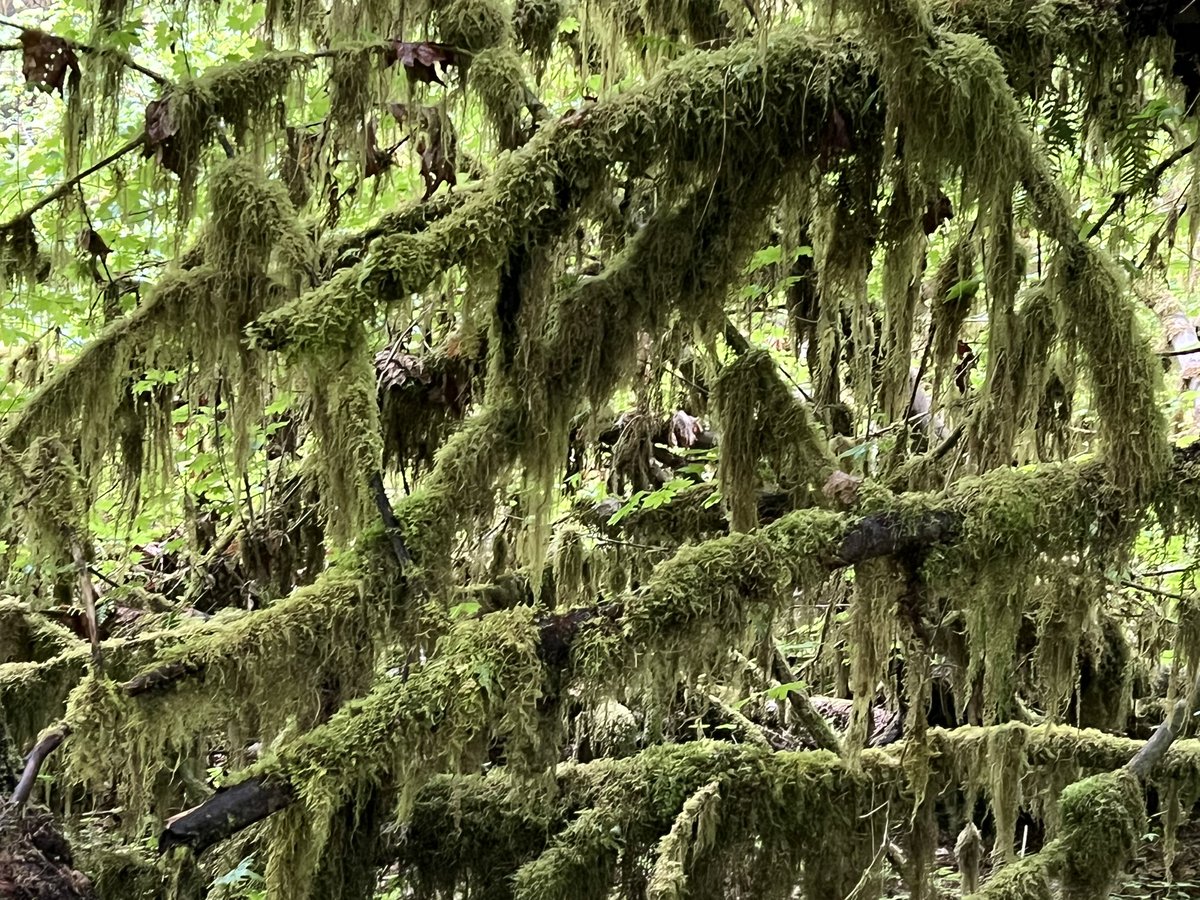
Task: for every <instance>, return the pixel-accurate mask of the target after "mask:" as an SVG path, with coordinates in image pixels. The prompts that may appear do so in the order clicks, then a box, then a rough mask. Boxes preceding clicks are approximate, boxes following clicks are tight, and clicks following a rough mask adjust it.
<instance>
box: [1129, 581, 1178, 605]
mask: <svg viewBox="0 0 1200 900" xmlns="http://www.w3.org/2000/svg"><path fill="white" fill-rule="evenodd" d="M1121 586H1122V587H1127V588H1129V589H1130V590H1134V591H1141V592H1142V593H1143V594H1153V595H1154V596H1155V597H1164V598H1166V599H1167V600H1182V601H1184V602H1186V601H1188V600H1190V599H1191V598H1189V597H1185V596H1183V594H1172V593H1171V592H1170V591H1163V590H1159V589H1158V588H1152V587H1147V586H1146V585H1144V584H1138V583H1137V582H1136V581H1122V582H1121Z"/></svg>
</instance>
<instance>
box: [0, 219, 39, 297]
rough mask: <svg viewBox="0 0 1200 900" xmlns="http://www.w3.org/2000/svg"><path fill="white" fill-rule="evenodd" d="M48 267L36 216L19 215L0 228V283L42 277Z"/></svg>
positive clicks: (5, 284) (30, 280) (11, 284)
mask: <svg viewBox="0 0 1200 900" xmlns="http://www.w3.org/2000/svg"><path fill="white" fill-rule="evenodd" d="M49 271H50V263H49V260H48V259H47V258H46V257H45V256H44V255H43V254H42V252H41V250H40V249H39V247H38V240H37V232H36V231H35V230H34V228H33V219H31V218H28V217H26V218H21V219H17V220H16V221H15V222H13V223H12V224H11V225H9V226H8V227H6V228H3V229H0V287H5V288H8V287H12V286H15V285H16V284H18V283H20V282H22V281H24V282H27V283H29V284H33V283H34V282H37V281H43V280H45V278H46V275H47V274H48V273H49Z"/></svg>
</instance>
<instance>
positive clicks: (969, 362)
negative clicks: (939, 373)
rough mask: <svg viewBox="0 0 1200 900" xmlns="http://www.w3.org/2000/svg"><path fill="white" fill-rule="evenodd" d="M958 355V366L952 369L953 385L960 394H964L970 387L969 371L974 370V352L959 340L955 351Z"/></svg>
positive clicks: (969, 346) (968, 345)
mask: <svg viewBox="0 0 1200 900" xmlns="http://www.w3.org/2000/svg"><path fill="white" fill-rule="evenodd" d="M955 352H956V353H957V355H958V365H957V366H955V367H954V384H955V386H956V387H957V388H958V392H959V393H960V394H965V393H966V392H967V388H968V387H970V386H971V370H972V369H973V368H975V351H974V350H972V349H971V345H970V344H968V343H967V342H966V341H963V340H960V341H959V342H958V347H957V349H956V351H955Z"/></svg>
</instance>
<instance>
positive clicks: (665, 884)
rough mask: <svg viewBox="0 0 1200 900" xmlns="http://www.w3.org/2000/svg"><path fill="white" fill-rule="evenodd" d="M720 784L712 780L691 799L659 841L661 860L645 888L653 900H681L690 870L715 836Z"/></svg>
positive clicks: (659, 856) (718, 812)
mask: <svg viewBox="0 0 1200 900" xmlns="http://www.w3.org/2000/svg"><path fill="white" fill-rule="evenodd" d="M720 805H721V783H720V782H719V781H710V782H709V783H708V784H706V785H705V786H704V787H702V788H700V790H698V791H696V793H694V794H692V796H691V797H689V798H688V801H687V803H685V804H684V805H683V809H682V810H680V812H679V816H678V817H677V818H676V819H675V822H674V824H672V825H671V830H670V832H669V833H668V834H667V835H666V836H665V837H663V839H662V840H661V841H659V844H658V861H657V862H656V863H655V864H654V872H653V874H652V875H651V876H650V882H649V884H648V885H647V887H646V896H647V897H648V898H650V900H682V898H683V897H685V896H687V873H688V871H689V870H690V869H691V868H692V867H693V866H694V864H695V860H696V859H697V858H698V857H700V856H701V855H702V854H704V853H705V852H707V850H708V848H709V847H710V846H712V843H713V839H714V838H715V837H716V827H717V816H719V815H720Z"/></svg>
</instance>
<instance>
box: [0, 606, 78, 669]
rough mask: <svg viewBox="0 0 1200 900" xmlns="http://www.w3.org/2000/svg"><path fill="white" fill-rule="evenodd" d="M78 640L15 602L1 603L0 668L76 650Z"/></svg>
mask: <svg viewBox="0 0 1200 900" xmlns="http://www.w3.org/2000/svg"><path fill="white" fill-rule="evenodd" d="M78 642H79V639H78V638H77V637H75V635H74V634H72V633H71V631H70V630H69V629H67V628H65V627H63V626H62V625H59V624H58V623H57V622H55V621H53V620H52V619H50V618H47V617H45V616H42V615H39V614H37V613H35V612H33V611H32V610H30V609H29V608H28V607H27V606H26V605H25V604H23V603H20V602H18V601H16V600H0V665H3V664H4V663H10V662H42V661H44V660H47V659H50V658H52V657H54V656H57V655H58V654H59V653H62V652H64V651H66V650H70V649H73V648H75V647H76V646H77V645H78Z"/></svg>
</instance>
